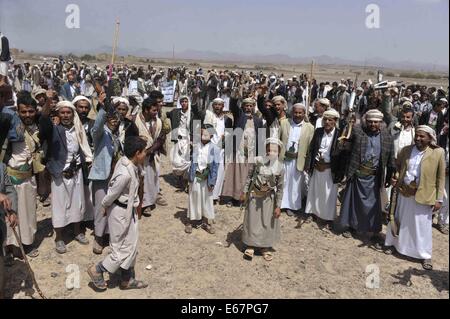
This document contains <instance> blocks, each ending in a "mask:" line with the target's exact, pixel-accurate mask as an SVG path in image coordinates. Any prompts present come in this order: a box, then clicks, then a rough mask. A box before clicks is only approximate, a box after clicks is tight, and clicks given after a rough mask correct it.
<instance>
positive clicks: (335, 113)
mask: <svg viewBox="0 0 450 319" xmlns="http://www.w3.org/2000/svg"><path fill="white" fill-rule="evenodd" d="M323 117H324V118H334V119H337V120H339V118H340V115H339V112H338V111H336V110H335V109H329V110H326V111H325V112H323Z"/></svg>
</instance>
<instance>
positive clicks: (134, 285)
mask: <svg viewBox="0 0 450 319" xmlns="http://www.w3.org/2000/svg"><path fill="white" fill-rule="evenodd" d="M147 287H148V284H146V283H145V282H143V281H141V280H136V279H134V278H132V279H130V281H128V282H127V283H125V284H124V283H123V282H121V283H120V286H119V288H120V290H131V289H144V288H147Z"/></svg>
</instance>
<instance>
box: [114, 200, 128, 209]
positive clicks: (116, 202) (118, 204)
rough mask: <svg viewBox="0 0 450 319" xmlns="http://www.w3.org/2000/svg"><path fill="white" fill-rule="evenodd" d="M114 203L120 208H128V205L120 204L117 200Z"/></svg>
mask: <svg viewBox="0 0 450 319" xmlns="http://www.w3.org/2000/svg"><path fill="white" fill-rule="evenodd" d="M113 203H114V204H116V205H117V206H119V207H122V208H125V209H126V208H128V205H127V204H124V203H121V202H119V200H118V199H116V200H115V201H114V202H113Z"/></svg>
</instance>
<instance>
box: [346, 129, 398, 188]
mask: <svg viewBox="0 0 450 319" xmlns="http://www.w3.org/2000/svg"><path fill="white" fill-rule="evenodd" d="M380 134H381V157H380V161H379V163H380V164H379V166H378V168H379V174H380V175H379V176H380V177H381V186H383V185H384V182H385V180H387V181H389V180H390V179H391V176H392V174H393V172H394V171H395V161H394V143H393V140H392V136H391V135H390V134H389V131H388V130H387V129H382V130H381V133H380ZM350 139H351V153H350V161H349V163H348V167H347V178H348V179H351V178H353V176H354V175H355V172H356V170H357V169H358V168H359V166H360V164H361V160H362V159H363V157H364V154H365V153H366V148H367V144H368V138H367V134H366V132H365V131H364V130H363V128H362V127H361V126H360V125H358V126H355V127H353V131H352V136H351V137H350ZM385 169H387V174H386V176H385Z"/></svg>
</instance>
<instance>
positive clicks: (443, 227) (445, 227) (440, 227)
mask: <svg viewBox="0 0 450 319" xmlns="http://www.w3.org/2000/svg"><path fill="white" fill-rule="evenodd" d="M436 228H437V230H439V231H440V232H441V233H442V234H444V235H448V225H443V224H437V226H436Z"/></svg>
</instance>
